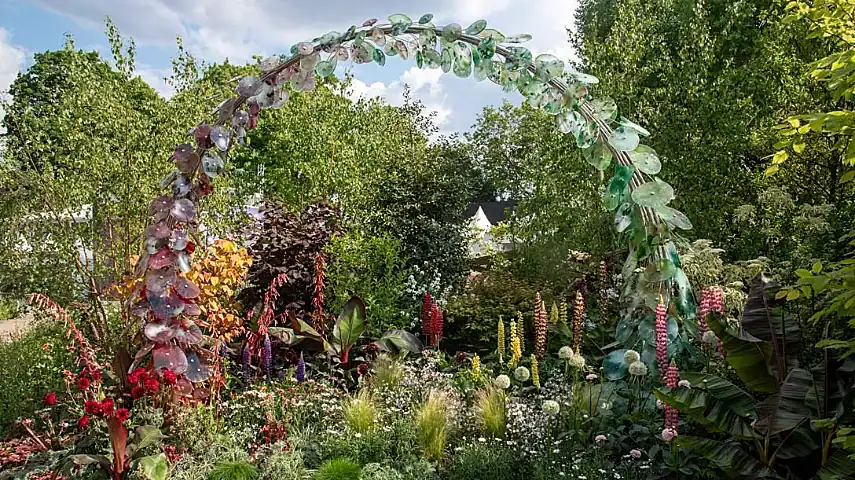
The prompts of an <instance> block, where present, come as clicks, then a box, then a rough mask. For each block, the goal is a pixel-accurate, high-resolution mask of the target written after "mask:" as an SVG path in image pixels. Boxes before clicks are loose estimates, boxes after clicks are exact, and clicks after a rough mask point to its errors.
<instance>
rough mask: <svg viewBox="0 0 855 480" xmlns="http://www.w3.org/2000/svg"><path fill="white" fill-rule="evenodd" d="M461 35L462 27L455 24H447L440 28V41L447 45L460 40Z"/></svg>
mask: <svg viewBox="0 0 855 480" xmlns="http://www.w3.org/2000/svg"><path fill="white" fill-rule="evenodd" d="M462 33H463V27H461V26H460V25H459V24H457V23H449V24H448V25H446V26H444V27H442V39H443V40H445V41H446V42H448V43H452V42H454V41H456V40H457V39H458V38H460V35H461V34H462Z"/></svg>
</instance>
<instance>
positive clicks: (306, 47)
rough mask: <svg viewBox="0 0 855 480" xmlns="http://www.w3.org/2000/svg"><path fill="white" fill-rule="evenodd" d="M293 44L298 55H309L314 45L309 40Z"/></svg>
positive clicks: (313, 49)
mask: <svg viewBox="0 0 855 480" xmlns="http://www.w3.org/2000/svg"><path fill="white" fill-rule="evenodd" d="M295 46H296V48H297V53H298V54H299V55H311V54H312V52H314V51H315V47H314V45H312V44H311V43H309V42H300V43H298V44H297V45H295Z"/></svg>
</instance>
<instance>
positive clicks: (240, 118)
mask: <svg viewBox="0 0 855 480" xmlns="http://www.w3.org/2000/svg"><path fill="white" fill-rule="evenodd" d="M248 122H249V112H247V111H246V110H238V111H237V112H235V116H234V117H232V126H235V127H244V126H246V124H247V123H248ZM210 133H211V131H210V129H209V130H208V134H209V135H210Z"/></svg>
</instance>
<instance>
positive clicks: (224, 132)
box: [211, 126, 230, 152]
mask: <svg viewBox="0 0 855 480" xmlns="http://www.w3.org/2000/svg"><path fill="white" fill-rule="evenodd" d="M229 136H230V134H229V131H228V129H226V128H225V127H219V126H214V127H211V142H213V143H214V145H216V146H217V148H219V149H220V150H222V151H224V152H225V151H226V150H228V148H229Z"/></svg>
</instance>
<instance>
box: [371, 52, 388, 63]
mask: <svg viewBox="0 0 855 480" xmlns="http://www.w3.org/2000/svg"><path fill="white" fill-rule="evenodd" d="M373 57H374V61H375V62H377V65H386V54H384V53H383V51H382V50H380V49H379V48H375V49H374V54H373Z"/></svg>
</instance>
